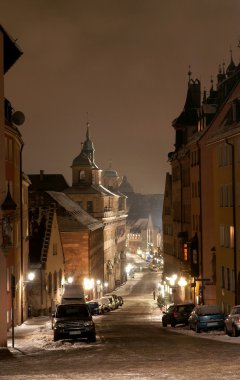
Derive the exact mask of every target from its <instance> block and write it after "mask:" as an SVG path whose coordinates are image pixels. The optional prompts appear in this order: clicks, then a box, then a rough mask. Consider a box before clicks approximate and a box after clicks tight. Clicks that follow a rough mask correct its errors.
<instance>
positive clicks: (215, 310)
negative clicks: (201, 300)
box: [197, 305, 222, 315]
mask: <svg viewBox="0 0 240 380" xmlns="http://www.w3.org/2000/svg"><path fill="white" fill-rule="evenodd" d="M197 314H198V315H212V314H222V311H221V308H220V307H219V306H217V305H202V306H200V307H199V308H198V309H197Z"/></svg>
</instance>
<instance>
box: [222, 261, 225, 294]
mask: <svg viewBox="0 0 240 380" xmlns="http://www.w3.org/2000/svg"><path fill="white" fill-rule="evenodd" d="M222 288H223V289H225V270H224V267H223V266H222Z"/></svg>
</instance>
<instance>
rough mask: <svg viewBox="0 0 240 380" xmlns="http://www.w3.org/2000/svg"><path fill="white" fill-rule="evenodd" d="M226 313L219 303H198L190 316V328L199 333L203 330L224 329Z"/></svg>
mask: <svg viewBox="0 0 240 380" xmlns="http://www.w3.org/2000/svg"><path fill="white" fill-rule="evenodd" d="M224 319H225V315H224V313H223V312H222V310H221V308H220V307H219V306H218V305H198V306H196V307H195V308H194V309H193V311H192V312H191V315H190V316H189V318H188V324H189V328H190V329H192V330H195V331H196V332H197V333H199V332H201V330H204V331H208V330H210V329H223V328H224Z"/></svg>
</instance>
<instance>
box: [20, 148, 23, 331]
mask: <svg viewBox="0 0 240 380" xmlns="http://www.w3.org/2000/svg"><path fill="white" fill-rule="evenodd" d="M22 150H23V144H22V146H21V149H20V170H19V171H20V173H19V175H20V178H19V184H20V189H19V190H20V191H19V192H20V195H19V198H20V202H19V204H20V239H21V242H20V255H21V262H20V265H21V278H22V281H21V289H20V292H21V324H22V323H23V322H24V320H23V319H24V318H23V307H24V305H23V220H22V218H23V210H22Z"/></svg>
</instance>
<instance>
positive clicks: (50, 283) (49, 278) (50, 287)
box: [48, 273, 52, 294]
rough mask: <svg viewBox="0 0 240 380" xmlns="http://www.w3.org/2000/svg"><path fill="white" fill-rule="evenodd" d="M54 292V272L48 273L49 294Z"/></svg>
mask: <svg viewBox="0 0 240 380" xmlns="http://www.w3.org/2000/svg"><path fill="white" fill-rule="evenodd" d="M51 293H52V273H48V294H51Z"/></svg>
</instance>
